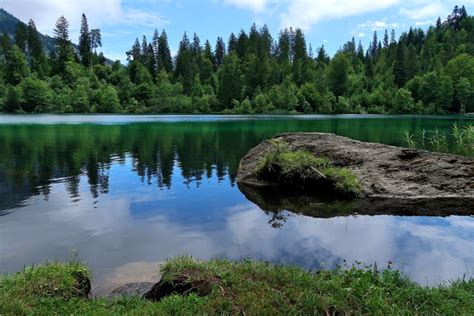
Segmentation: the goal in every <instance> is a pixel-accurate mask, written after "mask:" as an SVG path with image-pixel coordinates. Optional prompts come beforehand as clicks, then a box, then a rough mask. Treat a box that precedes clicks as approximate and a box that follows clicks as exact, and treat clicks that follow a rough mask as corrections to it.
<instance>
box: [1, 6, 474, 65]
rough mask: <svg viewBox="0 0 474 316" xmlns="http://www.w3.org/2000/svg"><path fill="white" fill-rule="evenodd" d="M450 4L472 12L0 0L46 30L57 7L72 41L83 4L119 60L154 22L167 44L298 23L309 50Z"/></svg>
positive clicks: (367, 35)
mask: <svg viewBox="0 0 474 316" xmlns="http://www.w3.org/2000/svg"><path fill="white" fill-rule="evenodd" d="M456 4H458V5H465V6H466V9H467V11H468V13H469V14H472V13H473V12H474V0H464V1H461V2H460V1H451V0H446V1H439V0H431V1H430V0H411V1H402V0H280V1H276V0H199V1H198V0H176V1H172V0H138V1H132V0H82V1H74V0H69V1H68V0H0V7H3V8H4V9H6V10H7V11H9V12H11V13H12V14H14V15H15V16H17V17H18V18H20V19H21V20H23V21H27V20H28V19H29V18H33V20H35V22H36V24H37V27H38V29H39V30H40V31H41V32H43V33H46V34H51V33H52V29H53V27H54V23H55V21H56V19H57V18H58V17H59V16H60V15H61V14H63V15H65V16H66V18H67V19H68V20H69V22H70V35H71V39H72V40H73V41H74V42H77V37H78V32H79V27H80V16H81V14H82V12H85V13H86V15H87V16H88V18H89V25H90V27H91V28H100V29H101V30H102V36H103V47H102V51H103V52H104V54H105V55H106V56H107V57H109V58H111V59H120V60H125V51H127V50H128V49H130V47H131V45H132V44H133V41H134V40H135V38H136V37H139V38H140V39H141V37H142V35H143V34H145V35H147V38H151V36H152V35H153V31H154V29H155V28H156V29H158V30H160V31H161V29H163V28H164V29H166V31H167V33H168V38H169V41H170V47H171V50H172V51H173V52H175V51H176V48H177V47H178V44H179V41H180V39H181V37H182V35H183V32H184V31H187V32H188V34H189V35H190V36H192V33H193V32H196V33H197V34H198V35H199V37H200V38H201V41H202V43H204V41H205V40H206V39H209V40H210V41H211V43H212V45H214V43H215V40H216V38H217V36H223V37H224V40H225V41H226V42H227V39H228V36H229V34H230V33H231V32H234V33H236V34H237V33H238V32H239V31H240V29H242V28H243V29H244V30H246V31H247V30H248V29H249V27H250V25H251V24H252V23H253V22H256V23H257V25H263V24H267V25H268V26H269V28H270V30H271V31H272V35H273V36H274V37H276V36H277V34H278V31H279V30H280V29H281V28H283V27H286V26H292V27H300V28H302V29H303V30H304V32H305V34H306V38H307V40H308V42H309V43H311V45H312V47H313V50H314V51H316V49H317V48H318V47H320V46H321V45H323V44H324V45H325V47H326V49H327V51H328V52H329V53H330V54H333V53H334V52H336V51H337V49H339V48H340V46H341V45H342V44H343V43H344V42H346V41H348V40H350V38H351V37H352V36H355V38H356V40H357V41H358V40H362V42H363V44H364V47H365V46H367V43H368V42H369V41H370V39H371V37H372V34H373V32H374V31H376V30H377V31H379V38H380V37H381V36H382V32H383V31H384V30H385V29H386V28H387V29H389V30H390V29H392V28H393V29H395V31H396V33H397V36H398V35H399V34H401V33H402V32H403V31H406V30H407V29H408V28H409V27H410V26H418V27H421V28H424V29H426V28H428V27H429V25H430V24H433V23H434V22H435V20H436V18H437V17H438V16H441V17H442V18H444V17H446V16H447V15H448V14H449V13H450V12H451V11H452V9H453V7H454V5H456Z"/></svg>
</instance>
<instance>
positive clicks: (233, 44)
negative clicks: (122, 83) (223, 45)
mask: <svg viewBox="0 0 474 316" xmlns="http://www.w3.org/2000/svg"><path fill="white" fill-rule="evenodd" d="M227 48H228V49H227V52H228V53H229V55H230V54H232V53H233V52H235V51H236V48H237V37H236V36H235V34H234V33H230V36H229V41H228V42H227Z"/></svg>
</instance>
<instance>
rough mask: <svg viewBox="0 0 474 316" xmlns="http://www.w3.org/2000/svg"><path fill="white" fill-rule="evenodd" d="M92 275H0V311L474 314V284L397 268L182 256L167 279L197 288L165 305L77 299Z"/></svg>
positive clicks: (47, 268) (71, 267) (73, 269)
mask: <svg viewBox="0 0 474 316" xmlns="http://www.w3.org/2000/svg"><path fill="white" fill-rule="evenodd" d="M85 271H87V269H86V268H85V267H84V266H82V265H78V264H46V265H42V266H38V267H34V268H28V269H26V270H25V271H23V272H20V273H17V274H14V275H10V276H3V277H1V278H0V314H12V315H13V314H14V315H27V314H35V315H51V314H95V315H96V314H100V315H109V314H110V315H112V314H113V315H117V314H131V315H148V314H153V315H202V314H207V315H223V314H224V315H226V314H245V315H262V314H264V315H288V314H291V315H312V314H326V315H327V314H331V315H332V314H336V313H348V314H349V313H350V314H381V315H382V314H430V315H432V314H451V315H453V314H463V315H472V314H474V280H471V281H456V282H452V283H450V284H449V285H444V286H440V287H436V288H426V287H422V286H420V285H418V284H415V283H413V282H411V281H410V280H409V279H408V278H406V277H404V276H402V275H401V274H400V273H399V272H397V271H393V270H384V271H383V272H380V273H374V271H373V270H372V268H370V267H365V268H362V269H358V268H355V267H353V268H351V269H348V270H342V269H336V270H333V271H318V272H317V273H313V272H308V271H305V270H302V269H300V268H296V267H291V266H274V265H271V264H268V263H264V262H254V261H243V262H231V261H227V260H211V261H208V262H200V261H195V260H194V259H192V258H191V257H177V258H174V259H172V260H170V261H169V262H168V263H167V264H166V265H165V267H164V269H163V273H164V275H163V280H164V281H166V282H171V283H172V282H176V280H180V281H179V282H188V283H189V284H191V285H192V286H193V290H192V291H188V292H187V293H176V294H172V295H170V296H167V297H165V298H163V299H161V300H160V301H158V302H151V301H147V300H144V299H140V298H119V299H114V300H107V299H105V298H99V299H89V298H83V297H78V296H77V295H76V294H77V287H76V285H77V283H76V282H75V280H76V273H77V272H80V273H88V272H85ZM201 287H206V291H199V289H200V288H201ZM203 293H206V294H203ZM200 295H201V296H200Z"/></svg>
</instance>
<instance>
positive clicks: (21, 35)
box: [15, 22, 28, 53]
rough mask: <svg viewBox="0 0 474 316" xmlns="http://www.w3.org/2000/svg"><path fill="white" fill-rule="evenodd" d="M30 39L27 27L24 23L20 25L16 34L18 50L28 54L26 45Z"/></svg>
mask: <svg viewBox="0 0 474 316" xmlns="http://www.w3.org/2000/svg"><path fill="white" fill-rule="evenodd" d="M27 39H28V31H27V28H26V25H25V24H24V23H23V22H20V23H18V25H17V27H16V32H15V44H16V46H18V48H19V49H20V50H21V51H22V52H23V53H26V52H27V51H26V48H27V47H26V44H27Z"/></svg>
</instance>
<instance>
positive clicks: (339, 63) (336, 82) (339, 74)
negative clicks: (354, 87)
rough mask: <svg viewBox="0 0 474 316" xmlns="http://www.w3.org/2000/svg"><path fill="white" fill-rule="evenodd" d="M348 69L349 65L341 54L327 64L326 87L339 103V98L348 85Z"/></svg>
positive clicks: (345, 57) (347, 60)
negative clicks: (327, 86)
mask: <svg viewBox="0 0 474 316" xmlns="http://www.w3.org/2000/svg"><path fill="white" fill-rule="evenodd" d="M349 68H350V63H349V59H348V58H347V56H346V55H345V54H343V53H338V54H336V56H334V58H333V59H332V60H331V62H330V63H329V68H328V72H327V80H328V85H329V87H330V88H331V91H332V93H334V95H335V96H336V98H337V102H339V97H340V96H343V95H344V94H345V93H346V91H347V88H348V84H349Z"/></svg>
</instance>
